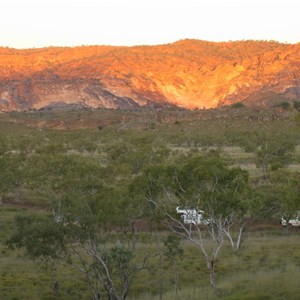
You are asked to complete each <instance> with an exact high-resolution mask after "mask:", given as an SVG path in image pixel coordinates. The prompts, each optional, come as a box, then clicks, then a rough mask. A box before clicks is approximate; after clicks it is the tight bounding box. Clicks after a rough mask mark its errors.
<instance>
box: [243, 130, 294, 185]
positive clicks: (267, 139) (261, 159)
mask: <svg viewBox="0 0 300 300" xmlns="http://www.w3.org/2000/svg"><path fill="white" fill-rule="evenodd" d="M247 137H248V138H247V140H243V141H242V147H244V149H245V150H246V151H248V152H253V153H254V155H255V162H256V165H257V166H258V167H260V168H261V169H262V172H263V177H264V179H265V180H269V177H270V169H271V170H272V171H275V170H277V169H279V168H282V167H283V166H285V165H286V164H287V163H288V162H290V161H291V158H292V153H293V151H294V149H295V141H294V139H293V137H291V136H289V135H282V134H275V133H273V132H270V133H267V132H264V131H262V132H256V131H255V132H254V133H252V134H251V135H250V136H249V134H247Z"/></svg>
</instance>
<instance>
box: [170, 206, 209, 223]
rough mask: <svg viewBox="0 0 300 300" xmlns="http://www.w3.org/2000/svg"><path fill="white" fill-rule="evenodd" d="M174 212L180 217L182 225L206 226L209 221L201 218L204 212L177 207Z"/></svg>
mask: <svg viewBox="0 0 300 300" xmlns="http://www.w3.org/2000/svg"><path fill="white" fill-rule="evenodd" d="M176 212H177V213H178V214H180V215H181V218H182V219H183V223H184V224H193V225H199V224H203V225H208V224H209V221H208V220H207V219H205V218H204V217H203V214H204V211H203V210H199V209H195V208H190V207H182V206H177V207H176Z"/></svg>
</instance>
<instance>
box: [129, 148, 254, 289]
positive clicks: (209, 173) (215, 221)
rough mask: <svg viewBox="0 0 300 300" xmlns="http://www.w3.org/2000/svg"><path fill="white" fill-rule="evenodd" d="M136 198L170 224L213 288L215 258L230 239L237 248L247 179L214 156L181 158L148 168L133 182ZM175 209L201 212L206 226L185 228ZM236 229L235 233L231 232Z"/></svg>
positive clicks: (243, 172)
mask: <svg viewBox="0 0 300 300" xmlns="http://www.w3.org/2000/svg"><path fill="white" fill-rule="evenodd" d="M134 186H135V189H136V194H139V195H141V196H142V197H144V199H146V201H147V202H148V204H149V206H150V207H152V208H154V209H155V210H156V213H158V214H159V215H160V216H164V220H165V221H166V222H167V223H168V224H169V225H170V228H171V229H172V230H173V231H174V232H177V233H178V234H179V235H181V236H182V237H184V238H186V239H187V240H189V241H190V242H191V243H192V244H193V245H194V246H195V247H197V248H198V249H199V250H200V253H201V254H202V257H203V258H204V260H205V263H206V266H207V270H208V272H209V278H210V285H211V287H212V288H214V287H215V266H216V263H217V257H218V254H219V252H220V250H221V248H222V246H223V245H224V241H225V240H226V238H229V240H230V243H231V245H232V247H233V249H234V250H237V249H239V248H240V246H241V243H242V235H243V230H244V227H245V218H244V217H245V215H246V213H247V206H248V201H247V193H248V174H247V172H245V171H243V170H241V169H239V168H233V167H230V166H227V165H226V163H225V162H224V161H223V160H222V159H221V158H220V157H219V155H218V154H216V153H206V154H203V155H198V156H192V157H182V158H181V159H179V160H178V161H176V162H174V163H172V164H170V165H156V166H152V167H151V168H148V169H147V170H145V171H144V173H143V174H142V175H141V176H140V177H138V178H137V179H136V181H135V183H134ZM178 205H182V206H186V207H190V208H193V209H196V210H199V209H201V210H204V212H205V218H206V219H207V220H208V222H209V224H208V225H204V224H188V225H187V224H185V223H184V221H183V219H181V218H179V217H178V216H177V215H176V213H175V208H176V206H178ZM233 225H235V226H238V227H239V230H238V234H237V237H236V236H235V233H234V231H231V228H232V226H233Z"/></svg>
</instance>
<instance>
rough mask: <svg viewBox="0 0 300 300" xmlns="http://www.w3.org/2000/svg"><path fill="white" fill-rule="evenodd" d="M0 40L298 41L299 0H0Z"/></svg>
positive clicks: (13, 43)
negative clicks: (187, 39) (191, 39)
mask: <svg viewBox="0 0 300 300" xmlns="http://www.w3.org/2000/svg"><path fill="white" fill-rule="evenodd" d="M0 12H1V13H0V46H8V47H13V48H33V47H35V48H38V47H46V46H78V45H126V46H131V45H145V44H147V45H155V44H166V43H171V42H174V41H177V40H180V39H186V38H193V39H200V40H208V41H228V40H247V39H252V40H276V41H279V42H287V43H298V42H300V0H252V1H250V0H52V1H50V0H31V1H30V0H23V1H22V0H0Z"/></svg>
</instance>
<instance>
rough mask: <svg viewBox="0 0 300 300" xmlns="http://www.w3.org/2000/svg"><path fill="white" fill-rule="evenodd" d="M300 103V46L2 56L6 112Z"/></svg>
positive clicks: (3, 51)
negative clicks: (49, 109) (239, 103)
mask: <svg viewBox="0 0 300 300" xmlns="http://www.w3.org/2000/svg"><path fill="white" fill-rule="evenodd" d="M282 100H287V101H293V100H300V44H295V45H290V44H280V43H276V42H265V41H241V42H224V43H213V42H205V41H199V40H182V41H178V42H175V43H173V44H167V45H158V46H136V47H111V46H81V47H73V48H61V47H49V48H42V49H26V50H16V49H10V48H0V110H2V111H13V110H15V111H23V110H29V109H45V108H49V107H51V108H55V107H63V106H66V107H68V106H69V105H72V106H77V107H93V108H99V107H103V108H115V109H117V108H121V109H130V108H136V107H140V106H158V107H159V106H162V105H176V106H180V107H185V108H190V109H194V108H204V107H205V108H212V107H217V106H221V105H229V104H232V103H235V102H244V103H245V104H247V105H257V106H270V105H274V104H276V103H275V102H276V101H277V102H278V101H282Z"/></svg>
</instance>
